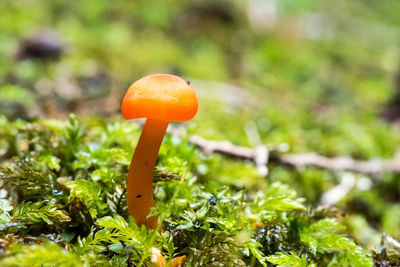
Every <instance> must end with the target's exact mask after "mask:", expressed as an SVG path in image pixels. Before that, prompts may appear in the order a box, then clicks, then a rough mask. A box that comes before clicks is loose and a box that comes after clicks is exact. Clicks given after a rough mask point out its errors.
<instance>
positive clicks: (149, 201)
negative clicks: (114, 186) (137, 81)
mask: <svg viewBox="0 0 400 267" xmlns="http://www.w3.org/2000/svg"><path fill="white" fill-rule="evenodd" d="M168 123H169V122H168V121H161V120H155V119H147V121H146V123H145V125H144V127H143V131H142V134H141V135H140V138H139V142H138V144H137V146H136V150H135V153H134V154H133V157H132V161H131V165H130V166H129V172H128V181H127V192H126V197H127V204H128V211H129V214H130V215H132V216H133V217H134V218H135V220H136V223H137V224H138V225H139V226H141V225H142V224H144V225H146V227H148V228H151V229H155V228H156V227H157V221H158V219H157V217H156V216H152V217H149V218H147V216H148V215H149V213H150V209H151V208H152V207H154V198H153V188H152V183H153V172H154V166H155V164H156V161H157V156H158V151H159V150H160V146H161V143H162V140H163V137H164V135H165V132H166V131H167V127H168Z"/></svg>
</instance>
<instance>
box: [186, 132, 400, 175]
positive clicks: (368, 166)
mask: <svg viewBox="0 0 400 267" xmlns="http://www.w3.org/2000/svg"><path fill="white" fill-rule="evenodd" d="M189 142H190V143H191V144H193V145H195V146H197V147H198V148H199V149H200V150H202V151H203V152H205V153H218V154H222V155H225V156H229V157H233V158H238V159H243V160H250V161H252V162H253V163H255V164H256V166H259V164H267V163H268V162H277V163H281V164H284V165H287V166H290V167H294V168H296V169H302V168H304V167H315V168H320V169H329V170H333V171H352V172H358V173H364V174H375V175H376V174H381V173H385V172H393V173H400V154H398V155H397V156H396V157H395V158H394V159H392V160H382V159H376V160H368V161H358V160H355V159H352V158H350V157H336V158H328V157H325V156H322V155H319V154H316V153H307V154H281V152H280V151H278V150H272V151H268V149H267V147H265V146H261V147H257V148H255V149H252V148H248V147H241V146H236V145H234V144H232V143H230V142H227V141H212V140H207V139H204V138H202V137H200V136H192V137H191V138H190V139H189ZM260 148H264V152H263V153H265V155H264V156H263V155H262V154H261V155H260V151H261V152H262V151H263V150H262V149H260ZM260 158H264V160H261V162H260V160H257V159H260Z"/></svg>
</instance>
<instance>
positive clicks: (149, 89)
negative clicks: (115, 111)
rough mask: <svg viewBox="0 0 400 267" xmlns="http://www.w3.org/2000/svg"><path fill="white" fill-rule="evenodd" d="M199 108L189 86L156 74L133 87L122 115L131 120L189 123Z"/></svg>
mask: <svg viewBox="0 0 400 267" xmlns="http://www.w3.org/2000/svg"><path fill="white" fill-rule="evenodd" d="M197 107H198V102H197V97H196V94H195V92H194V90H193V88H192V87H191V86H190V83H189V82H187V81H185V80H183V79H182V78H180V77H178V76H175V75H170V74H152V75H148V76H145V77H143V78H141V79H140V80H138V81H136V82H134V83H133V84H132V85H131V86H130V87H129V89H128V91H127V92H126V94H125V96H124V99H123V101H122V114H123V115H124V117H125V119H127V120H130V119H138V118H150V119H157V120H165V121H187V120H190V119H191V118H193V117H194V115H196V113H197Z"/></svg>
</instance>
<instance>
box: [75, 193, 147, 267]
mask: <svg viewBox="0 0 400 267" xmlns="http://www.w3.org/2000/svg"><path fill="white" fill-rule="evenodd" d="M81 203H82V206H83V207H84V208H85V210H86V212H87V214H88V215H89V219H90V223H91V224H92V225H93V226H94V227H95V228H96V230H97V231H100V228H99V226H98V225H97V224H96V223H95V222H94V220H93V217H92V215H91V214H90V211H89V209H88V207H87V206H86V204H85V202H84V201H83V200H81ZM103 244H104V245H105V246H106V249H107V253H108V254H109V255H110V256H112V255H113V253H112V252H111V250H110V248H109V247H108V245H107V243H106V242H103ZM132 248H133V249H134V250H135V252H136V253H137V254H138V256H139V258H140V259H142V256H140V253H139V251H137V249H136V248H135V247H134V246H132ZM143 265H144V266H146V267H148V266H147V264H146V263H145V262H143Z"/></svg>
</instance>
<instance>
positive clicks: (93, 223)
mask: <svg viewBox="0 0 400 267" xmlns="http://www.w3.org/2000/svg"><path fill="white" fill-rule="evenodd" d="M81 203H82V206H83V207H84V208H85V210H86V212H87V214H88V215H89V219H90V223H91V224H92V225H93V226H94V227H95V228H96V231H97V232H98V231H100V228H99V226H98V225H97V224H96V223H95V222H94V219H93V217H92V214H90V211H89V209H88V207H87V206H86V203H85V201H83V200H82V199H81ZM103 244H104V246H105V247H106V249H107V253H108V255H109V256H110V257H112V255H113V253H112V251H111V250H110V248H109V247H108V245H107V243H106V242H105V241H103Z"/></svg>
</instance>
